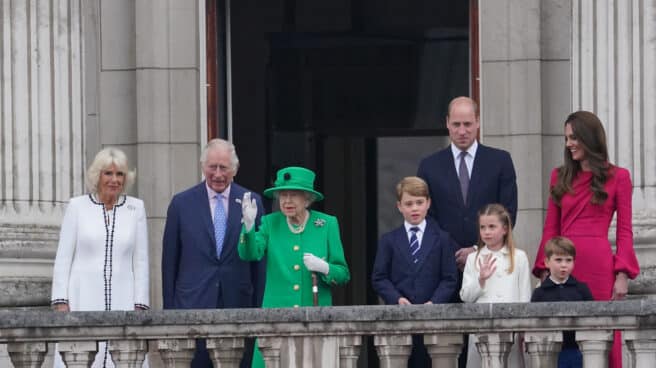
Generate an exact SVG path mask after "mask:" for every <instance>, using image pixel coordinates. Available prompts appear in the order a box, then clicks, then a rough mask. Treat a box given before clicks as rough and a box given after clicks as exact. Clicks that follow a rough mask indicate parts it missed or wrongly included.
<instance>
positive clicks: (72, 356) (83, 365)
mask: <svg viewBox="0 0 656 368" xmlns="http://www.w3.org/2000/svg"><path fill="white" fill-rule="evenodd" d="M97 351H98V343H97V342H95V341H65V342H60V343H59V353H60V354H61V357H62V360H63V361H64V363H66V367H68V368H78V367H79V368H88V367H90V366H91V363H92V362H93V359H94V358H95V356H96V352H97Z"/></svg>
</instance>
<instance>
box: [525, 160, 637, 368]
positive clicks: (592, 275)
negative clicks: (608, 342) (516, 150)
mask: <svg viewBox="0 0 656 368" xmlns="http://www.w3.org/2000/svg"><path fill="white" fill-rule="evenodd" d="M557 180H558V168H556V169H554V170H553V171H552V172H551V184H550V187H553V186H554V185H555V184H556V182H557ZM591 181H592V173H591V172H589V171H582V172H580V173H579V174H578V175H577V176H576V177H575V178H574V180H573V182H572V189H573V193H567V194H565V195H564V196H563V197H562V199H561V205H560V206H558V205H556V203H555V202H554V201H553V200H552V199H551V197H550V198H549V205H548V208H547V218H546V219H545V223H544V230H543V232H542V241H541V242H540V248H539V249H538V253H537V256H536V259H535V265H534V266H533V274H534V275H536V276H538V275H539V274H540V271H542V270H544V269H546V267H545V265H544V257H545V255H544V244H545V243H546V242H547V241H548V240H549V239H551V238H552V237H554V236H557V235H560V236H564V237H567V238H569V239H570V240H572V242H574V245H575V246H576V260H575V262H574V271H573V272H572V274H573V275H574V277H575V278H576V279H578V280H579V281H581V282H585V283H586V284H587V285H588V287H589V288H590V291H591V292H592V296H593V297H594V298H595V300H610V298H611V296H612V294H613V285H614V283H615V274H616V273H618V272H624V273H626V274H627V275H628V276H629V278H631V279H634V278H635V277H636V276H637V275H638V273H639V272H640V266H639V264H638V259H637V258H636V254H635V251H634V249H633V229H632V228H633V226H632V221H631V217H632V210H631V194H632V190H633V187H632V185H631V175H630V174H629V171H628V170H626V169H624V168H621V167H617V166H611V167H610V170H609V172H608V179H607V181H606V184H605V186H604V188H605V190H606V192H607V193H608V198H607V199H606V201H604V203H603V204H601V205H597V204H593V203H591V199H592V191H591V190H590V183H591ZM615 212H617V234H616V241H615V243H616V251H615V254H613V249H612V248H611V244H610V242H609V241H608V229H609V227H610V223H611V220H612V219H613V214H614V213H615ZM617 336H618V335H617V334H616V341H615V342H616V344H615V345H616V346H613V354H611V358H612V361H611V365H610V366H611V367H621V359H622V357H621V341H617V340H618V339H617ZM618 343H620V344H618ZM618 347H619V349H620V350H617V349H618ZM618 352H619V354H617V353H618ZM618 362H619V364H618Z"/></svg>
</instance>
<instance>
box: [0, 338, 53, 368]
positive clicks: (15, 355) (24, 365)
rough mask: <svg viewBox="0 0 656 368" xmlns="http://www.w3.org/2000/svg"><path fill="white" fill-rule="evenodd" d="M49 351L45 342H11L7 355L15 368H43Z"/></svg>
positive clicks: (8, 345)
mask: <svg viewBox="0 0 656 368" xmlns="http://www.w3.org/2000/svg"><path fill="white" fill-rule="evenodd" d="M47 351H48V347H47V346H46V343H45V342H10V343H8V344H7V353H8V354H9V358H10V359H11V362H12V363H13V364H14V368H41V365H42V364H43V359H44V357H45V355H46V352H47Z"/></svg>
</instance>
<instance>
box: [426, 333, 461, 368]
mask: <svg viewBox="0 0 656 368" xmlns="http://www.w3.org/2000/svg"><path fill="white" fill-rule="evenodd" d="M463 338H464V336H463V335H462V334H425V335H424V345H425V346H426V350H427V351H428V354H430V356H431V360H432V361H433V364H432V366H433V368H438V367H439V368H441V367H457V366H458V356H459V355H460V352H461V351H462V345H463Z"/></svg>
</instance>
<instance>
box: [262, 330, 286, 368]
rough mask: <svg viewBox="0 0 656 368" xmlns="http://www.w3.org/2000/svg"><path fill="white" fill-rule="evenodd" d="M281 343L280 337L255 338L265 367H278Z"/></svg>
mask: <svg viewBox="0 0 656 368" xmlns="http://www.w3.org/2000/svg"><path fill="white" fill-rule="evenodd" d="M282 343H283V338H282V337H260V338H258V339H257V344H258V346H259V348H260V352H261V353H262V358H263V359H264V363H265V365H266V367H267V368H280V348H281V346H282Z"/></svg>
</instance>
